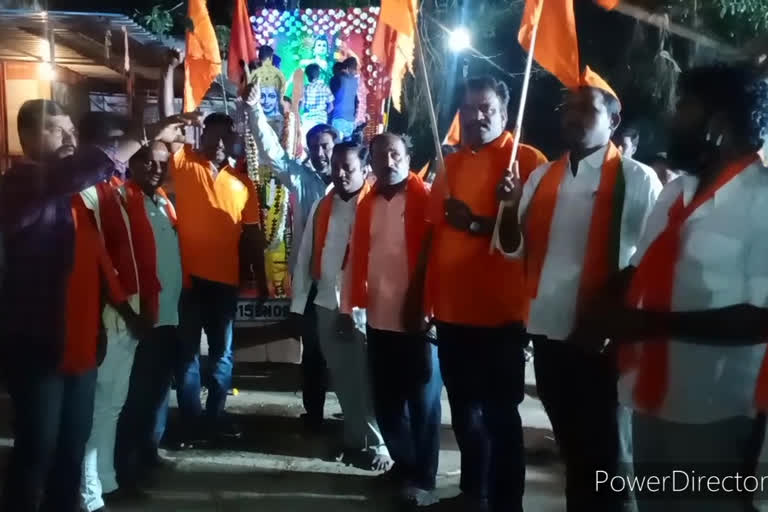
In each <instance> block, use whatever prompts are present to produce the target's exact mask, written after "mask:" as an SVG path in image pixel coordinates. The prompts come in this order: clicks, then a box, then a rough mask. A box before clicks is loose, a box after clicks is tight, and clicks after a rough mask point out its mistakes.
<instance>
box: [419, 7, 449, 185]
mask: <svg viewBox="0 0 768 512" xmlns="http://www.w3.org/2000/svg"><path fill="white" fill-rule="evenodd" d="M411 18H412V19H413V30H414V38H415V41H416V49H417V50H418V52H419V55H418V57H419V67H420V68H421V74H422V75H423V76H424V87H425V88H426V90H427V106H428V110H429V122H430V125H431V126H432V139H433V142H434V144H435V152H436V153H437V172H439V173H441V172H443V171H444V170H445V159H444V158H443V151H442V145H441V144H440V135H439V134H438V132H437V115H435V105H434V104H433V103H432V89H431V87H430V85H429V75H427V63H426V60H424V50H423V48H422V44H421V34H420V33H419V25H418V23H417V21H416V19H415V18H414V15H413V14H412V15H411Z"/></svg>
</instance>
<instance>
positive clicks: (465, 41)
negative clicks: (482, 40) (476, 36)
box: [448, 27, 472, 53]
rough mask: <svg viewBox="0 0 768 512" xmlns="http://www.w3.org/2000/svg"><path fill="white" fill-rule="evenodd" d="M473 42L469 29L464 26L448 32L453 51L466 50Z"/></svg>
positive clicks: (449, 45) (449, 44)
mask: <svg viewBox="0 0 768 512" xmlns="http://www.w3.org/2000/svg"><path fill="white" fill-rule="evenodd" d="M471 44H472V38H471V36H470V34H469V30H467V29H466V28H464V27H456V28H455V29H453V30H452V31H450V32H449V33H448V47H449V48H450V49H451V51H452V52H456V53H459V52H461V51H464V50H466V49H467V48H469V47H470V46H471Z"/></svg>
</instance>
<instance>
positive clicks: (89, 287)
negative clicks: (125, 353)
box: [59, 194, 126, 375]
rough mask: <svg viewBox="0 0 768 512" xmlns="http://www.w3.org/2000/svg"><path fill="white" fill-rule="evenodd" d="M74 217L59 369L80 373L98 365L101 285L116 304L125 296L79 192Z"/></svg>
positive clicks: (75, 373) (91, 214)
mask: <svg viewBox="0 0 768 512" xmlns="http://www.w3.org/2000/svg"><path fill="white" fill-rule="evenodd" d="M72 219H73V223H74V230H75V241H74V252H75V254H74V261H73V264H72V270H71V272H70V274H69V285H68V288H67V306H66V308H67V317H66V318H67V329H66V338H65V345H64V353H63V355H62V359H61V361H60V363H59V371H60V372H61V373H63V374H65V375H80V374H82V373H84V372H87V371H89V370H92V369H94V368H96V366H97V364H98V361H97V357H98V346H99V326H100V325H101V310H102V306H103V304H102V284H104V285H105V289H106V291H107V292H108V293H109V296H110V299H111V301H112V302H113V303H114V304H119V303H122V302H124V301H125V300H126V296H125V294H124V293H123V290H122V288H121V287H120V282H119V280H118V279H117V272H116V271H115V269H114V266H113V265H112V262H111V260H110V259H109V256H108V255H107V251H106V249H105V247H104V242H103V240H102V238H101V234H100V233H99V231H98V229H97V228H96V219H95V218H94V216H93V213H92V212H91V211H90V210H89V209H88V207H87V206H85V203H84V202H83V199H82V197H80V195H79V194H78V195H76V196H75V197H74V199H73V201H72Z"/></svg>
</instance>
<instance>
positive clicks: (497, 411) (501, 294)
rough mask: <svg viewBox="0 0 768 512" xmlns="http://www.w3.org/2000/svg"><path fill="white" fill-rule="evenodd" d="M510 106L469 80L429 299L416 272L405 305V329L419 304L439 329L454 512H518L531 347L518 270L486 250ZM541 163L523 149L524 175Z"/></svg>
mask: <svg viewBox="0 0 768 512" xmlns="http://www.w3.org/2000/svg"><path fill="white" fill-rule="evenodd" d="M508 103H509V91H508V90H507V87H506V85H505V84H504V83H501V82H498V81H496V80H495V79H494V78H492V77H487V76H486V77H478V78H470V79H469V80H467V82H466V85H465V90H464V97H463V103H462V105H461V107H460V119H461V134H462V144H463V147H462V148H461V149H460V150H459V151H458V152H456V153H453V154H451V155H448V156H447V157H446V159H445V164H446V170H445V172H444V173H440V174H438V176H437V179H436V180H435V183H434V185H433V188H432V193H431V196H430V197H431V199H430V205H429V207H428V209H427V220H428V221H429V223H430V224H431V229H432V233H433V236H432V237H431V240H430V237H429V236H427V246H428V252H427V257H425V258H424V259H423V260H422V262H421V263H425V262H428V266H427V267H426V268H427V276H426V289H425V292H426V300H424V301H422V300H421V298H422V295H423V294H422V293H421V292H422V290H420V288H421V287H420V286H419V284H420V281H422V282H423V279H422V278H421V277H420V276H419V274H418V272H419V270H417V271H416V272H417V273H416V274H415V276H414V278H412V280H411V287H412V289H413V291H414V293H413V294H412V295H411V296H410V297H409V299H408V300H407V301H406V310H407V312H408V317H409V318H408V320H407V322H406V329H408V330H409V331H416V330H418V329H419V328H420V325H419V323H420V321H421V320H422V318H423V314H422V312H423V310H422V302H424V303H426V306H427V311H426V312H427V313H428V314H431V315H433V316H434V319H435V323H436V325H437V337H438V355H439V358H440V369H441V372H442V376H443V380H444V382H445V387H446V389H447V390H448V399H449V402H450V405H451V415H452V418H453V429H454V432H455V434H456V438H457V440H458V443H459V449H460V450H461V466H462V467H461V484H460V486H461V491H462V494H461V495H460V496H459V497H457V498H456V500H455V502H454V503H451V504H450V505H453V506H455V507H456V508H457V509H458V510H472V511H477V510H492V511H494V512H495V511H504V512H509V511H516V510H521V509H522V497H523V487H524V484H525V463H524V460H523V431H522V424H521V420H520V414H519V412H518V410H517V406H518V404H519V403H520V402H521V401H522V400H523V381H524V355H523V350H524V347H525V346H526V345H527V338H526V336H525V331H524V327H523V320H524V313H525V300H524V299H525V296H524V294H523V293H522V288H523V280H522V276H523V275H522V268H521V265H520V263H519V262H515V261H509V260H508V259H506V258H504V257H503V256H502V255H501V254H498V253H491V252H490V251H489V248H490V247H491V239H492V235H493V230H494V222H495V216H496V212H497V210H498V206H499V202H498V200H497V198H496V189H497V186H498V183H499V181H500V180H501V177H502V176H503V174H504V172H505V169H508V168H509V166H510V165H511V164H510V159H511V156H512V144H513V135H512V134H511V133H509V132H507V131H505V126H506V124H507V120H508V117H507V108H508ZM545 161H546V159H545V158H544V156H543V155H542V154H541V153H540V152H538V151H537V150H535V149H534V148H531V147H530V146H521V148H520V154H519V157H518V162H519V168H520V173H521V174H522V175H523V176H524V177H526V176H527V175H528V173H529V172H531V171H533V169H534V168H536V167H537V166H538V165H539V164H541V163H542V162H545ZM420 268H421V269H423V268H424V265H421V267H420ZM422 272H423V270H422ZM500 286H504V287H505V290H500V289H499V287H500Z"/></svg>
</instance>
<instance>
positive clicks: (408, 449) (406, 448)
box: [343, 133, 443, 506]
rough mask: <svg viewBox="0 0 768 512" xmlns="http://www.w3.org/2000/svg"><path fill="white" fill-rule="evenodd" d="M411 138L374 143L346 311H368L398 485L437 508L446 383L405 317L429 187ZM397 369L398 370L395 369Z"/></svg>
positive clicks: (377, 397)
mask: <svg viewBox="0 0 768 512" xmlns="http://www.w3.org/2000/svg"><path fill="white" fill-rule="evenodd" d="M410 163H411V158H410V154H409V152H408V144H407V142H406V140H405V139H404V138H403V137H401V136H398V135H395V134H392V133H384V134H381V135H377V136H376V137H374V138H373V140H372V141H371V167H372V168H373V172H374V175H375V176H376V183H375V185H374V187H373V190H372V192H371V193H369V194H368V195H367V196H366V197H365V198H363V200H362V201H361V203H360V206H359V207H358V212H357V218H356V219H355V228H354V232H353V237H352V243H351V247H350V258H349V265H348V266H347V270H346V276H345V287H344V290H343V291H344V293H343V297H344V299H343V302H344V307H343V309H344V311H345V312H351V311H352V310H353V308H355V307H356V308H363V309H366V314H367V320H368V324H367V329H366V332H367V338H368V359H369V361H370V365H369V366H370V371H371V381H372V384H373V399H374V408H375V410H376V419H377V421H378V424H379V427H380V428H381V433H382V434H383V436H384V442H385V443H386V444H387V447H388V448H389V452H390V454H391V455H392V459H393V460H394V462H395V466H394V468H393V469H392V470H391V472H390V473H391V476H392V477H393V481H394V483H396V484H397V485H398V486H399V487H400V491H401V492H402V496H403V497H404V498H405V500H406V501H408V502H410V503H413V504H415V505H416V506H429V505H432V504H433V503H435V502H437V500H438V498H437V496H435V494H434V490H435V483H436V481H435V480H436V475H437V464H438V459H439V456H440V426H441V404H440V393H441V392H442V389H443V381H442V379H441V377H440V366H439V363H438V361H437V347H435V346H433V345H432V344H431V343H430V342H429V341H428V340H427V337H426V336H425V335H424V334H423V333H420V332H416V333H411V332H407V331H406V329H405V326H404V325H403V317H402V311H403V306H404V304H405V298H406V295H407V292H408V285H409V283H410V278H411V274H412V272H413V271H414V270H415V267H416V265H417V262H418V259H419V252H420V251H421V248H422V246H423V244H424V238H425V236H426V233H427V223H426V219H425V212H426V209H427V205H428V202H429V189H428V188H427V185H426V184H424V182H423V181H422V180H421V178H419V176H418V175H416V174H415V173H412V172H410ZM394 368H397V369H398V370H397V371H393V369H394Z"/></svg>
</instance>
